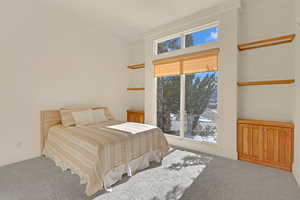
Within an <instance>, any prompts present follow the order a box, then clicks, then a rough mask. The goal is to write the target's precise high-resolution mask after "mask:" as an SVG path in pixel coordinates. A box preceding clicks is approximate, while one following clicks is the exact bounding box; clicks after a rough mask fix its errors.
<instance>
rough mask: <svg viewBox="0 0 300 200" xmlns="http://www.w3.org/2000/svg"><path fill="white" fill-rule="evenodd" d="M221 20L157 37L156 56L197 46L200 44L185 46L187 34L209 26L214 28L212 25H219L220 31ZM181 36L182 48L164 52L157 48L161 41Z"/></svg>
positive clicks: (155, 44)
mask: <svg viewBox="0 0 300 200" xmlns="http://www.w3.org/2000/svg"><path fill="white" fill-rule="evenodd" d="M219 24H220V23H219V22H218V21H216V22H212V23H209V24H206V25H202V26H196V27H194V28H191V29H188V30H185V31H181V32H179V33H175V34H171V35H168V36H165V37H162V38H160V39H157V40H155V41H154V48H153V49H154V52H153V53H154V56H159V55H166V54H168V53H170V52H174V51H176V50H182V49H187V48H193V47H196V46H199V45H194V46H190V47H185V36H186V35H189V34H191V33H196V32H199V31H203V30H206V29H209V28H212V27H218V32H219ZM178 37H179V38H180V39H181V46H180V49H176V50H173V51H168V52H163V53H160V54H159V53H158V52H157V50H158V44H159V43H161V42H165V41H167V40H171V39H175V38H178Z"/></svg>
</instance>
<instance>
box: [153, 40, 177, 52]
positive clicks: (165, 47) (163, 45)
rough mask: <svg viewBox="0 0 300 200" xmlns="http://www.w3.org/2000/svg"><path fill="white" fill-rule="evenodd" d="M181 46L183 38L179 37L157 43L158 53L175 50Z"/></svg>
mask: <svg viewBox="0 0 300 200" xmlns="http://www.w3.org/2000/svg"><path fill="white" fill-rule="evenodd" d="M180 48H181V38H180V37H177V38H174V39H170V40H166V41H163V42H159V43H157V54H161V53H165V52H169V51H174V50H176V49H180Z"/></svg>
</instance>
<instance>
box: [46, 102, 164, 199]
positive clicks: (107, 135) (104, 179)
mask: <svg viewBox="0 0 300 200" xmlns="http://www.w3.org/2000/svg"><path fill="white" fill-rule="evenodd" d="M93 109H103V110H104V111H105V113H106V116H108V117H107V119H108V120H107V121H103V122H100V123H96V124H90V125H86V126H69V127H65V126H63V124H62V120H61V113H60V110H46V111H41V152H42V154H43V155H45V156H46V157H49V158H50V159H52V160H54V161H55V163H56V165H57V166H59V167H61V168H62V169H63V170H67V169H69V170H71V172H72V173H75V174H77V175H79V177H80V182H81V183H82V184H86V190H85V193H86V195H88V196H91V195H93V194H95V193H96V192H98V191H100V190H102V189H106V190H111V186H112V185H113V184H114V183H116V182H117V181H119V180H121V178H122V175H124V174H127V175H129V176H131V175H132V174H134V173H135V172H137V171H139V170H142V169H145V168H147V167H148V166H149V162H151V161H156V162H160V161H161V160H162V159H163V158H164V157H165V156H166V154H167V152H168V148H169V147H168V143H167V140H166V138H165V136H164V135H163V133H162V131H161V130H160V129H159V128H157V127H151V126H149V127H150V128H149V127H148V125H142V124H134V123H133V124H127V123H123V122H120V121H116V120H114V119H113V118H112V117H111V115H110V113H109V110H108V108H106V107H96V108H93ZM124 126H125V128H124ZM139 127H142V128H141V131H140V132H139V131H136V132H130V129H135V130H138V129H140V128H139ZM143 128H145V129H143ZM127 130H128V131H127Z"/></svg>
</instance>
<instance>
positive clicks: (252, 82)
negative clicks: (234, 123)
mask: <svg viewBox="0 0 300 200" xmlns="http://www.w3.org/2000/svg"><path fill="white" fill-rule="evenodd" d="M294 82H295V80H294V79H290V80H271V81H249V82H238V83H237V84H238V86H247V85H275V84H292V83H294Z"/></svg>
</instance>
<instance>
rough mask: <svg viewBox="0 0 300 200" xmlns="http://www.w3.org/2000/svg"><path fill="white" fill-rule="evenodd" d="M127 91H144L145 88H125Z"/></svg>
mask: <svg viewBox="0 0 300 200" xmlns="http://www.w3.org/2000/svg"><path fill="white" fill-rule="evenodd" d="M127 90H145V88H127Z"/></svg>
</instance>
